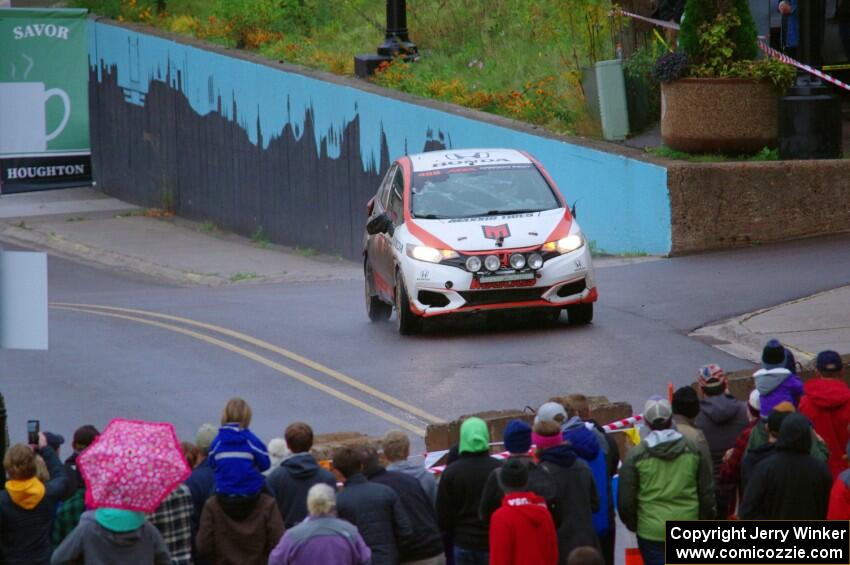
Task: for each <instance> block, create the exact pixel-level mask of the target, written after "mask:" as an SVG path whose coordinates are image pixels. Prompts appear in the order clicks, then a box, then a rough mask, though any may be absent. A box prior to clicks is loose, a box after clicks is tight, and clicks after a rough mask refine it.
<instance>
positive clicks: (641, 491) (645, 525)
mask: <svg viewBox="0 0 850 565" xmlns="http://www.w3.org/2000/svg"><path fill="white" fill-rule="evenodd" d="M713 483H714V481H713V476H712V468H711V459H710V458H706V457H704V456H703V455H702V454H701V452H700V450H699V449H698V448H697V447H696V446H695V445H694V444H693V443H692V442H691V441H689V440H687V439H685V437H684V436H682V434H681V433H679V432H678V431H676V430H662V431H653V432H651V433H650V434H649V435H648V436H647V437H646V439H644V440H643V441H641V442H640V444H639V445H638V446H637V447H635V448H634V449H632V450H631V451H630V452H629V454H628V455H627V456H626V459H625V461H623V465H622V467H620V483H619V487H618V491H619V492H618V497H617V498H618V507H619V512H620V518H621V519H622V520H623V524H625V525H626V527H627V528H628V529H629V530H631V531H633V532H637V535H638V536H639V537H641V538H644V539H647V540H650V541H664V533H665V528H664V525H665V524H664V523H665V522H666V521H667V520H710V519H712V518H714V515H715V502H714V488H713Z"/></svg>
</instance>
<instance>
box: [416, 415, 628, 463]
mask: <svg viewBox="0 0 850 565" xmlns="http://www.w3.org/2000/svg"><path fill="white" fill-rule="evenodd" d="M642 420H643V415H641V414H635V415H634V416H630V417H628V418H623V419H622V420H615V421H613V422H609V423H607V424H605V425H604V426H602V429H603V430H605V432H606V433H609V434H610V433H611V432H616V431H619V430H624V429H626V428H631V427H634V426H635V425H636V424H637V423H639V422H641V421H642ZM491 445H494V444H491ZM533 451H534V449H533V448H532V449H531V451H529V454H533ZM447 453H448V450H446V451H438V452H435V453H428V454H426V457H428V456H429V455H430V456H437V457H436V461H439V460H440V459H442V458H443V457H444V456H445V455H446V454H447ZM510 455H511V454H510V452H509V451H502V452H500V453H494V454H493V455H491V457H494V458H496V459H507V458H508V457H510ZM425 466H426V467H427V468H428V470H429V471H430V472H431V473H433V474H434V475H436V476H438V477H439V476H440V475H441V474H442V472H443V471H444V470H445V469H446V466H445V465H433V466H430V467H429V466H428V463H427V461H426V463H425Z"/></svg>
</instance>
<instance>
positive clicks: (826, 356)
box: [815, 349, 844, 373]
mask: <svg viewBox="0 0 850 565" xmlns="http://www.w3.org/2000/svg"><path fill="white" fill-rule="evenodd" d="M815 365H816V366H817V369H818V372H820V373H835V372H838V371H840V370H841V369H842V368H844V363H843V362H842V361H841V355H839V354H838V353H837V352H835V351H831V350H829V349H827V350H826V351H821V352H820V353H818V359H817V361H816V363H815Z"/></svg>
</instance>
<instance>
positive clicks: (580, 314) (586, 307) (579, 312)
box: [567, 302, 593, 326]
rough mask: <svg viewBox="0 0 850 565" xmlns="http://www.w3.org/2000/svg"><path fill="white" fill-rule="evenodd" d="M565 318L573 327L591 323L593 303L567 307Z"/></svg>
mask: <svg viewBox="0 0 850 565" xmlns="http://www.w3.org/2000/svg"><path fill="white" fill-rule="evenodd" d="M567 316H568V317H569V319H570V324H572V325H574V326H583V325H585V324H589V323H590V322H592V321H593V302H591V303H589V304H574V305H573V306H567Z"/></svg>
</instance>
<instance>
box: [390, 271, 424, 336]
mask: <svg viewBox="0 0 850 565" xmlns="http://www.w3.org/2000/svg"><path fill="white" fill-rule="evenodd" d="M400 277H401V274H400V273H398V274H396V287H395V297H396V298H395V310H396V312H395V315H396V327H397V328H398V333H400V334H401V335H413V334H416V333H419V331H420V330H421V329H422V320H421V319H420V318H419V316H417V315H416V314H414V313H413V312H412V311H411V310H410V299H409V298H408V296H407V289H406V288H404V282H402V281H401V280H400Z"/></svg>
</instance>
